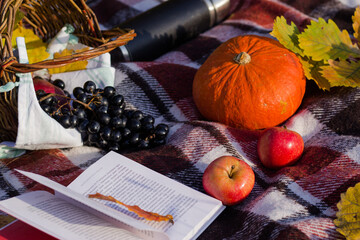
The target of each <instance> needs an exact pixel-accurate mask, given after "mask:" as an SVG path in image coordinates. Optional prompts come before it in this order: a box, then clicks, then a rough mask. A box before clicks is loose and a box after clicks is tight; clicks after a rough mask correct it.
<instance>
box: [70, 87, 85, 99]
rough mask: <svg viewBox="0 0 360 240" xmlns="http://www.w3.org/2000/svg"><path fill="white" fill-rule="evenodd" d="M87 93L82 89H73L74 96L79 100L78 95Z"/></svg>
mask: <svg viewBox="0 0 360 240" xmlns="http://www.w3.org/2000/svg"><path fill="white" fill-rule="evenodd" d="M83 93H85V91H84V89H83V88H82V87H76V88H74V89H73V95H74V97H75V98H77V96H78V95H80V94H83Z"/></svg>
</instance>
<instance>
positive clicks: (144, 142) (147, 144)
mask: <svg viewBox="0 0 360 240" xmlns="http://www.w3.org/2000/svg"><path fill="white" fill-rule="evenodd" d="M137 147H138V148H140V149H145V148H148V147H150V142H149V140H145V139H140V141H139V143H138V145H137Z"/></svg>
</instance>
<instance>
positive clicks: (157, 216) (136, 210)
mask: <svg viewBox="0 0 360 240" xmlns="http://www.w3.org/2000/svg"><path fill="white" fill-rule="evenodd" d="M89 198H96V199H101V200H106V201H110V202H114V203H117V204H120V205H122V206H124V207H126V208H127V209H128V210H129V211H130V212H133V213H136V214H137V215H138V216H139V217H142V218H145V219H146V220H150V221H156V222H161V221H168V222H170V223H172V224H174V219H173V216H172V215H160V214H158V213H154V212H148V211H145V210H143V209H141V208H140V207H139V206H137V205H127V204H125V203H123V202H120V201H118V200H116V199H115V198H114V197H112V196H105V195H102V194H101V193H95V194H89Z"/></svg>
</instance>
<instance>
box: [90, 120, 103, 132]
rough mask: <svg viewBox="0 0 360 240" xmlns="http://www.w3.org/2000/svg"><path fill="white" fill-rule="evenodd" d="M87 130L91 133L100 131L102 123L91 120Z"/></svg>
mask: <svg viewBox="0 0 360 240" xmlns="http://www.w3.org/2000/svg"><path fill="white" fill-rule="evenodd" d="M87 130H88V132H89V133H98V132H99V131H100V123H99V122H97V121H90V122H89V124H88V126H87Z"/></svg>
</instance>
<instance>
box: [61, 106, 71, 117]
mask: <svg viewBox="0 0 360 240" xmlns="http://www.w3.org/2000/svg"><path fill="white" fill-rule="evenodd" d="M61 113H62V114H63V115H70V109H69V108H64V107H63V108H61Z"/></svg>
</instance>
